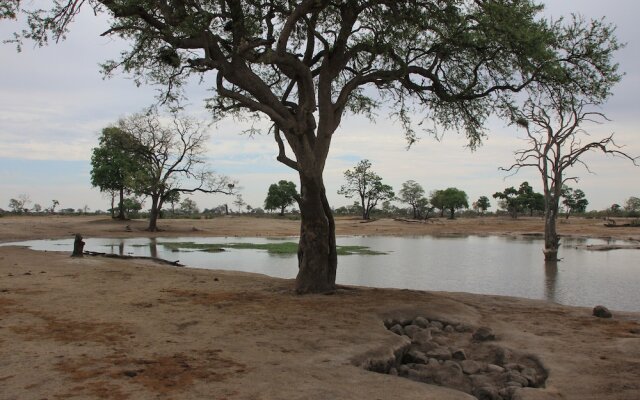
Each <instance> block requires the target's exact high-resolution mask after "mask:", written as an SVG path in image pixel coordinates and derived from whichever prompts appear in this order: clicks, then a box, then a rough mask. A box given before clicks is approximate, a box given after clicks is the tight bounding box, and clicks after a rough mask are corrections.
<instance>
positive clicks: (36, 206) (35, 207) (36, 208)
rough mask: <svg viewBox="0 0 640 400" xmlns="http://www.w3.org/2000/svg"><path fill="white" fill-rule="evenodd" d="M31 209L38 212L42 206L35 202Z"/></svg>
mask: <svg viewBox="0 0 640 400" xmlns="http://www.w3.org/2000/svg"><path fill="white" fill-rule="evenodd" d="M32 210H33V212H37V213H39V212H40V211H42V206H41V205H40V204H38V203H36V204H34V205H33V208H32Z"/></svg>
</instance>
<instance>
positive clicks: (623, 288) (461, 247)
mask: <svg viewBox="0 0 640 400" xmlns="http://www.w3.org/2000/svg"><path fill="white" fill-rule="evenodd" d="M274 241H297V239H296V238H284V239H266V238H237V237H229V238H219V237H218V238H211V237H210V238H192V237H189V238H174V239H167V238H164V239H149V238H135V239H92V238H89V239H85V242H86V245H85V250H89V251H98V252H109V253H116V254H123V255H137V256H150V255H152V256H154V257H160V258H164V259H167V260H170V261H176V260H179V261H180V263H182V264H185V265H188V266H190V267H197V268H207V269H222V270H234V271H245V272H256V273H262V274H266V275H269V276H274V277H280V278H294V277H295V276H296V273H297V261H296V257H295V256H294V255H287V256H282V255H272V254H269V253H267V252H266V251H264V250H237V249H229V250H227V251H225V252H222V253H207V252H202V251H193V250H180V251H179V252H172V251H171V250H170V249H168V248H166V247H165V246H163V243H167V242H195V243H268V242H274ZM625 243H628V242H624V241H613V240H609V241H604V240H598V239H568V238H564V239H563V242H562V247H561V251H560V253H561V254H560V256H561V257H562V258H563V260H562V261H561V262H558V263H557V264H553V265H552V264H546V265H545V263H544V257H543V254H542V247H543V241H542V240H541V239H532V238H510V237H498V236H444V237H437V236H419V237H391V236H378V237H376V236H373V237H371V236H368V237H357V236H353V237H338V245H363V246H368V247H370V248H371V249H372V250H377V251H383V252H386V253H387V254H385V255H375V256H370V255H368V256H365V255H350V256H341V257H339V260H338V274H337V279H336V280H337V282H338V283H340V284H347V285H359V286H371V287H387V288H403V289H417V290H436V291H437V290H442V291H453V292H470V293H481V294H497V295H507V296H518V297H526V298H531V299H546V300H549V301H552V302H556V303H560V304H567V305H577V306H586V307H593V306H594V305H596V304H603V305H606V306H607V307H609V308H612V309H616V310H626V311H640V290H638V289H639V288H640V264H639V263H638V254H640V253H639V252H638V250H612V251H589V250H585V249H582V248H576V246H585V245H592V244H593V245H599V244H625ZM10 245H24V246H29V247H31V248H33V249H35V250H48V251H64V252H69V253H71V251H72V249H73V239H65V240H35V241H26V242H20V243H10Z"/></svg>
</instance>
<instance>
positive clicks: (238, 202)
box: [233, 194, 247, 213]
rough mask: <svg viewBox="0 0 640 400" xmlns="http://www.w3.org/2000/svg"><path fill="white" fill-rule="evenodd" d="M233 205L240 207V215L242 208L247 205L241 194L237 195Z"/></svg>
mask: <svg viewBox="0 0 640 400" xmlns="http://www.w3.org/2000/svg"><path fill="white" fill-rule="evenodd" d="M233 204H235V206H236V207H238V213H241V212H242V208H243V207H244V205H245V204H247V203H245V202H244V199H243V198H242V195H241V194H237V195H236V199H235V200H234V201H233Z"/></svg>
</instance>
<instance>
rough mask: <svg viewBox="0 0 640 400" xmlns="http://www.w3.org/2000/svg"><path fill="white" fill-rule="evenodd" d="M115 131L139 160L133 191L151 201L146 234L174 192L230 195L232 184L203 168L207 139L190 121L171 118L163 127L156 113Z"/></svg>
mask: <svg viewBox="0 0 640 400" xmlns="http://www.w3.org/2000/svg"><path fill="white" fill-rule="evenodd" d="M118 128H119V129H120V130H121V131H123V132H125V133H126V134H128V135H129V136H130V137H131V138H133V140H134V142H135V146H133V149H134V151H135V153H136V158H138V159H140V160H141V162H140V168H139V169H138V170H137V172H136V174H135V176H134V183H133V188H134V191H135V192H136V193H137V194H139V195H145V196H149V198H150V199H151V210H150V213H149V227H148V228H147V229H148V230H149V231H157V230H158V223H157V221H158V217H159V215H160V211H161V210H162V207H163V205H164V203H165V202H166V201H167V200H168V199H170V198H171V196H175V192H180V193H194V192H203V193H222V194H233V193H234V187H235V183H234V182H231V181H230V180H229V178H227V177H225V176H219V175H216V174H215V173H214V172H213V171H212V170H210V169H209V168H208V166H207V165H206V164H205V160H204V156H203V155H204V152H205V143H206V140H207V136H206V135H205V134H204V132H203V128H202V126H201V125H200V124H199V123H198V122H197V121H195V120H194V119H192V118H190V117H187V116H180V115H177V114H173V115H172V118H171V122H170V123H169V124H163V123H162V122H161V119H160V116H159V115H158V114H156V113H148V114H135V115H132V116H130V117H128V118H126V119H122V120H120V121H119V122H118Z"/></svg>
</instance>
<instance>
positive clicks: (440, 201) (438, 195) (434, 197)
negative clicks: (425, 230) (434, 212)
mask: <svg viewBox="0 0 640 400" xmlns="http://www.w3.org/2000/svg"><path fill="white" fill-rule="evenodd" d="M442 192H443V191H442V190H434V191H433V192H431V194H430V196H429V203H431V205H432V206H433V207H434V208H437V209H438V210H440V218H442V217H444V212H445V211H446V209H447V207H446V205H445V203H444V197H443V196H442Z"/></svg>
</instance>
